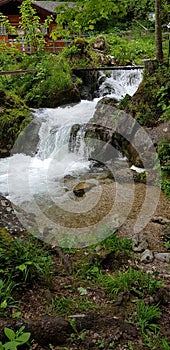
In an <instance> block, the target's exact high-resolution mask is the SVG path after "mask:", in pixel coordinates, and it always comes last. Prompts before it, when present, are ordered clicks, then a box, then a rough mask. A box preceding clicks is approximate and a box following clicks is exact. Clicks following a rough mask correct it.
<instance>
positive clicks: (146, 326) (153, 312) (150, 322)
mask: <svg viewBox="0 0 170 350" xmlns="http://www.w3.org/2000/svg"><path fill="white" fill-rule="evenodd" d="M136 311H137V325H139V326H140V328H141V331H142V333H145V332H146V331H147V330H151V331H153V332H155V331H156V330H157V329H158V328H159V326H158V324H156V323H154V321H155V320H157V319H159V318H160V317H161V314H162V313H161V311H160V309H159V307H158V305H151V306H150V305H146V304H145V303H144V301H143V300H142V301H138V302H137V305H136Z"/></svg>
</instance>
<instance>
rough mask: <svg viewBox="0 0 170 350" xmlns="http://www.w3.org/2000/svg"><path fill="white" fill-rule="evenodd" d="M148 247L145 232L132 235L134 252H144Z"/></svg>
mask: <svg viewBox="0 0 170 350" xmlns="http://www.w3.org/2000/svg"><path fill="white" fill-rule="evenodd" d="M147 248H148V242H147V240H146V237H145V236H144V235H143V233H137V234H135V235H133V237H132V249H133V251H134V252H139V253H140V252H142V251H144V250H146V249H147Z"/></svg>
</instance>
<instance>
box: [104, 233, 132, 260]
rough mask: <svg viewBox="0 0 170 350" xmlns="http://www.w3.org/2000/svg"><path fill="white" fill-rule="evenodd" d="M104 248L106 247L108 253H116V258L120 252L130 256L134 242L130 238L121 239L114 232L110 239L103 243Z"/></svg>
mask: <svg viewBox="0 0 170 350" xmlns="http://www.w3.org/2000/svg"><path fill="white" fill-rule="evenodd" d="M101 245H102V246H104V247H105V248H106V249H107V250H108V253H109V252H110V251H115V253H116V256H118V255H119V254H120V252H124V253H126V254H127V255H129V254H130V251H131V249H132V241H131V239H128V238H120V237H118V236H117V235H116V234H115V232H113V233H112V234H111V235H109V237H107V238H106V239H105V240H104V241H103V242H102V243H101Z"/></svg>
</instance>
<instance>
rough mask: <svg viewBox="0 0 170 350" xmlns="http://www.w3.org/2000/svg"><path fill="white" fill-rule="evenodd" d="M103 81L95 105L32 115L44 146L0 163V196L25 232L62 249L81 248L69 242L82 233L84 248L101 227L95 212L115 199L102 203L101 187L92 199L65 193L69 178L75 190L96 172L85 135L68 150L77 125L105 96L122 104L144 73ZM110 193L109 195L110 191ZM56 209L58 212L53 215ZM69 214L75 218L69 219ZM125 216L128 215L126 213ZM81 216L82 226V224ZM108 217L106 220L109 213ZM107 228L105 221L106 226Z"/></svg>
mask: <svg viewBox="0 0 170 350" xmlns="http://www.w3.org/2000/svg"><path fill="white" fill-rule="evenodd" d="M101 78H102V80H103V83H102V84H101V85H100V89H99V95H100V97H99V98H95V99H94V100H93V101H86V100H82V101H81V102H80V103H78V104H74V105H69V106H65V107H58V108H54V109H52V108H44V109H37V110H33V114H34V116H35V117H36V118H38V120H39V121H40V122H41V127H40V130H39V138H40V141H39V144H38V148H37V152H36V154H35V155H34V156H28V155H25V154H23V153H17V154H14V155H12V156H11V157H9V158H2V159H0V194H2V195H3V196H6V197H7V198H8V199H9V200H10V201H11V202H12V203H13V204H14V206H15V209H17V215H18V216H19V219H20V220H21V222H22V223H23V225H25V227H27V228H28V229H31V230H32V231H34V233H33V234H34V235H36V236H38V237H40V238H41V239H44V240H46V241H48V242H52V241H53V240H54V241H55V243H56V241H57V244H58V241H59V242H60V245H62V246H68V245H69V244H72V245H79V243H75V242H74V243H70V241H72V240H74V241H75V239H77V236H78V235H79V232H77V229H80V231H81V235H82V233H85V235H86V237H85V238H83V239H82V240H81V245H82V246H83V245H87V242H89V238H88V235H89V229H90V231H91V229H92V228H93V227H94V226H95V225H96V224H97V222H98V211H96V208H97V207H98V206H99V207H101V205H102V206H105V207H107V206H108V205H110V204H109V203H110V200H111V199H109V198H110V194H109V193H108V194H107V195H106V198H105V200H104V201H103V200H102V197H101V193H102V190H101V191H100V189H99V188H97V186H96V184H95V187H94V189H93V190H92V191H90V192H89V193H92V195H91V196H90V194H89V193H88V195H87V196H85V198H84V199H83V200H82V199H79V198H76V199H75V198H74V197H73V193H72V191H70V188H69V190H68V188H66V185H65V178H66V177H67V178H69V176H70V179H71V178H72V177H74V178H75V179H76V182H74V184H73V186H75V185H76V183H78V182H79V181H80V180H79V177H80V176H82V175H83V174H87V173H88V171H89V169H90V167H91V162H90V161H89V160H88V154H87V152H86V146H85V143H84V140H83V137H82V135H81V134H80V135H79V136H78V142H79V147H78V152H74V153H73V152H70V151H69V137H70V130H71V127H72V125H74V124H76V123H78V124H80V125H81V124H85V123H87V122H88V121H89V120H90V118H91V117H92V116H93V113H94V111H95V107H96V104H97V102H98V101H99V100H100V99H101V98H102V97H103V96H109V97H114V98H116V99H117V100H120V99H121V98H123V97H124V96H125V95H126V94H129V95H131V96H132V95H133V94H134V93H135V91H136V90H137V88H138V86H139V83H140V82H141V80H142V70H132V71H130V70H129V71H128V70H125V71H115V70H114V71H112V72H111V73H110V75H109V76H107V77H106V76H105V73H104V72H100V79H101ZM103 78H104V79H103ZM25 142H27V140H25ZM92 182H93V180H92ZM104 185H105V186H106V184H104ZM107 191H108V192H109V191H110V190H109V189H106V192H107ZM114 191H115V190H114V189H113V192H114ZM100 192H101V193H100ZM111 192H112V191H111ZM127 192H128V191H127ZM93 194H94V196H93ZM112 195H113V193H112ZM127 197H128V193H127ZM100 198H101V200H99V199H100ZM129 198H131V195H130V197H129ZM127 200H129V199H127ZM111 201H112V200H111ZM82 203H83V204H82ZM54 207H55V210H52V208H53V209H54ZM94 208H95V210H93V209H94ZM109 211H110V209H109ZM128 211H129V208H128ZM70 213H71V218H69V219H68V215H70ZM87 213H88V216H89V215H90V216H92V217H93V220H94V222H93V224H92V223H91V222H90V223H88V220H87ZM89 213H91V214H89ZM73 216H74V220H75V219H76V222H77V224H76V228H75V224H71V223H72V222H73ZM125 216H127V213H126V210H125ZM82 217H83V223H81V220H80V218H81V219H82ZM103 218H105V214H104V213H103ZM67 221H68V222H67ZM100 221H101V220H100ZM106 221H107V220H106ZM106 224H107V222H105V220H104V222H102V225H106ZM117 225H119V223H117V224H116V226H117ZM85 226H86V227H85ZM95 229H96V228H95ZM56 232H57V237H56V235H55V233H56ZM75 232H76V233H75ZM91 232H92V231H91ZM60 233H61V234H62V237H60ZM69 235H71V236H69ZM102 235H103V233H101V238H102V237H103V236H102ZM104 235H105V234H104ZM54 236H55V237H54ZM46 237H47V238H46ZM63 237H64V243H63ZM68 237H69V238H68ZM70 237H71V239H70ZM61 240H62V243H61ZM68 241H69V244H68ZM90 242H91V241H90ZM55 243H54V244H55ZM92 243H93V240H92Z"/></svg>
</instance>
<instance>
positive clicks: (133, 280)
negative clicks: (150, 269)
mask: <svg viewBox="0 0 170 350" xmlns="http://www.w3.org/2000/svg"><path fill="white" fill-rule="evenodd" d="M100 279H101V283H102V284H103V286H104V288H105V289H106V290H108V291H109V292H110V295H111V297H112V296H113V295H114V294H118V293H120V292H133V293H135V294H137V295H138V296H143V295H144V293H145V291H147V292H148V293H149V294H153V292H154V291H155V290H156V289H158V288H160V287H161V286H162V283H163V281H157V280H156V279H153V278H152V277H151V275H150V273H147V274H145V273H143V271H142V270H133V269H132V267H129V269H128V270H127V271H126V272H124V273H123V272H121V271H118V272H117V274H116V276H115V277H112V276H111V275H109V274H106V275H100Z"/></svg>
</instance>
